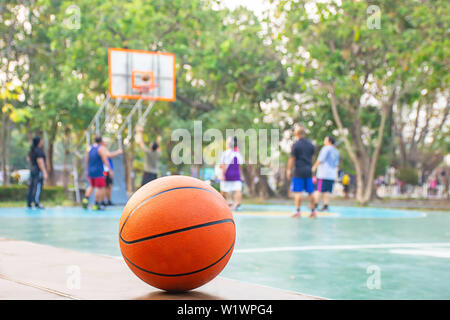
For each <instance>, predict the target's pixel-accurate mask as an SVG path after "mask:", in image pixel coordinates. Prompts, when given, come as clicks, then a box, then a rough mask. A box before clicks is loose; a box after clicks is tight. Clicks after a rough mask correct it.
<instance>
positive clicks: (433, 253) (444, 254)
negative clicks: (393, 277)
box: [389, 249, 450, 259]
mask: <svg viewBox="0 0 450 320" xmlns="http://www.w3.org/2000/svg"><path fill="white" fill-rule="evenodd" d="M389 253H395V254H407V255H413V256H428V257H435V258H447V259H448V258H450V250H449V249H447V250H404V249H394V250H389Z"/></svg>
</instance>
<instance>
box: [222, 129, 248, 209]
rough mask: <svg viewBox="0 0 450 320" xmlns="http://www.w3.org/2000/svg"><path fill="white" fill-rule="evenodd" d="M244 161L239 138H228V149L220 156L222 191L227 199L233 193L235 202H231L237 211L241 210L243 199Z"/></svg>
mask: <svg viewBox="0 0 450 320" xmlns="http://www.w3.org/2000/svg"><path fill="white" fill-rule="evenodd" d="M243 163H244V159H243V158H242V155H241V154H240V152H239V149H238V146H237V138H236V137H233V138H231V139H229V140H228V142H227V149H226V150H225V151H224V152H223V153H222V155H221V157H220V168H221V169H222V177H221V179H220V180H221V181H220V192H221V193H222V195H223V196H224V198H225V199H227V197H228V195H229V194H232V196H233V198H234V202H233V203H232V204H231V209H232V210H235V211H239V210H240V206H241V201H242V180H241V165H242V164H243Z"/></svg>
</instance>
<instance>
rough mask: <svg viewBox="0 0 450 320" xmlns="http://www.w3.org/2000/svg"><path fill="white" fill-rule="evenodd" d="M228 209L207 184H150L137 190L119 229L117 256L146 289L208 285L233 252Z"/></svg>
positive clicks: (177, 180)
mask: <svg viewBox="0 0 450 320" xmlns="http://www.w3.org/2000/svg"><path fill="white" fill-rule="evenodd" d="M235 237H236V230H235V225H234V220H233V216H232V213H231V210H230V209H229V207H228V204H227V203H226V201H225V200H224V199H223V197H222V196H221V195H220V193H218V192H217V191H216V190H215V189H214V188H213V187H211V186H210V185H208V184H207V183H205V182H203V181H201V180H198V179H195V178H192V177H186V176H168V177H163V178H159V179H156V180H153V181H151V182H149V183H147V184H146V185H144V186H142V187H141V188H140V189H139V190H137V191H136V192H135V193H134V194H133V196H132V197H131V198H130V200H129V201H128V203H127V205H126V206H125V208H124V210H123V213H122V217H121V219H120V225H119V242H120V250H121V251H122V255H123V257H124V259H125V261H126V263H127V264H128V266H129V267H130V269H131V270H132V271H133V272H134V273H135V274H136V275H137V276H138V277H139V278H140V279H142V280H143V281H145V282H146V283H148V284H150V285H152V286H154V287H157V288H159V289H163V290H167V291H187V290H191V289H195V288H197V287H199V286H201V285H203V284H205V283H207V282H208V281H210V280H212V279H214V278H215V277H216V276H217V275H218V274H219V273H220V272H221V271H222V270H223V268H224V267H225V265H226V264H227V262H228V260H229V259H230V257H231V254H232V252H233V248H234V242H235Z"/></svg>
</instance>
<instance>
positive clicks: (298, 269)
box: [0, 205, 450, 299]
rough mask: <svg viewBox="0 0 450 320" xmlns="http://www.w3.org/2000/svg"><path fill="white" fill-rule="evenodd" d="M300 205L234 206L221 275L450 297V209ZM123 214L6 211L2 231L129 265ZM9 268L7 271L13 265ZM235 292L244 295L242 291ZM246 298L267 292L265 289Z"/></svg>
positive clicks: (285, 284)
mask: <svg viewBox="0 0 450 320" xmlns="http://www.w3.org/2000/svg"><path fill="white" fill-rule="evenodd" d="M292 209H293V208H292V207H291V206H285V205H273V206H269V205H267V206H266V205H244V206H243V212H241V213H234V220H235V223H236V231H237V236H236V245H235V249H234V253H233V255H232V257H231V259H230V261H229V263H228V265H227V266H226V267H225V269H224V270H223V272H222V273H221V274H220V276H219V278H217V279H230V281H238V282H239V283H241V282H243V283H250V284H251V285H249V286H250V287H252V286H253V285H256V286H258V285H260V286H263V287H269V288H276V289H281V290H282V291H283V292H297V293H302V294H305V295H307V296H315V297H325V298H330V299H449V298H450V296H449V291H448V288H447V285H446V282H445V281H441V280H442V279H448V278H449V277H450V271H449V268H448V262H449V260H448V259H450V233H449V231H448V230H450V217H449V216H448V213H445V212H422V211H411V210H393V209H380V208H356V207H337V206H334V207H332V211H333V212H334V215H322V216H319V217H318V218H317V219H309V218H303V217H302V218H300V219H292V218H290V217H289V214H290V212H291V211H292ZM121 213H122V208H121V207H117V208H111V209H108V210H106V211H104V212H95V211H91V210H89V211H84V210H82V209H80V208H50V209H47V210H45V211H37V210H26V209H23V208H11V209H2V210H0V218H1V219H2V224H1V225H0V234H1V235H2V237H6V238H14V239H17V240H24V241H30V242H34V243H38V244H44V245H50V246H52V247H57V248H64V249H69V250H74V251H76V252H73V251H70V252H72V253H73V258H72V259H69V260H70V265H72V264H73V265H80V267H81V272H83V263H82V261H83V260H78V258H77V257H78V255H80V257H81V256H83V255H92V256H94V255H95V256H108V257H113V258H108V259H112V260H117V261H118V262H120V263H123V260H122V258H121V256H120V255H121V254H120V250H119V245H118V241H117V232H118V223H119V217H120V215H121ZM67 226H70V228H67ZM11 243H12V242H11ZM6 245H7V243H6V242H4V246H3V247H2V248H1V250H0V254H1V255H2V256H3V258H2V260H4V257H5V255H8V252H9V251H10V250H9V251H8V250H7V246H6ZM27 250H28V249H27ZM52 250H53V249H49V251H52ZM55 250H56V249H55ZM55 252H58V254H60V253H61V252H67V250H64V251H61V250H59V251H58V250H57V251H55ZM36 260H39V259H36ZM40 260H42V259H40ZM94 261H95V260H94ZM108 261H109V260H108ZM36 263H37V261H36ZM65 263H66V264H69V262H65ZM122 267H123V270H122V272H123V274H124V275H123V276H124V277H128V276H129V277H130V279H131V278H133V277H134V278H135V281H133V282H138V283H141V284H143V285H145V286H146V288H147V290H148V292H153V291H152V290H154V289H152V288H151V287H149V286H148V285H146V284H145V283H143V282H142V281H140V280H139V279H137V278H136V277H135V276H134V275H133V274H132V272H131V271H130V270H128V269H127V268H126V267H125V266H124V265H122ZM61 270H62V269H61ZM423 270H427V272H423ZM11 272H12V271H11ZM37 272H38V271H37ZM39 272H43V271H42V270H41V271H39ZM61 272H62V271H61ZM89 272H91V271H89ZM0 274H1V275H2V277H8V274H5V270H4V271H3V273H2V272H0ZM10 276H11V275H10ZM65 276H66V277H67V275H65ZM28 277H29V275H28V274H26V272H25V270H24V272H23V273H20V270H16V271H14V277H13V278H14V279H15V280H17V281H24V282H27V279H28ZM62 277H64V275H62ZM377 280H379V282H377ZM215 281H216V280H213V282H212V284H211V285H212V286H213V287H211V286H209V285H207V286H205V287H200V288H198V289H196V290H194V291H193V292H194V295H199V297H200V298H201V297H202V295H203V294H208V292H209V293H211V292H212V291H209V290H213V291H214V290H216V289H213V288H214V283H215ZM220 281H222V280H220ZM223 281H225V280H223ZM225 282H226V281H225ZM141 284H139V286H140V285H141ZM252 288H253V289H255V288H256V289H255V290H256V291H258V290H259V289H258V287H252ZM139 290H142V288H141V289H139ZM227 290H228V289H223V290H222V291H221V292H222V293H223V294H224V296H225V297H226V298H227V299H228V298H233V299H239V297H240V296H239V295H238V294H237V293H236V291H227ZM230 290H231V289H230ZM249 290H251V289H249ZM139 292H141V293H142V291H139ZM227 292H230V294H232V295H233V293H232V292H235V293H234V294H235V296H233V297H230V296H229V295H228V294H227ZM249 292H250V291H249ZM272 293H273V292H272ZM152 294H153V293H152ZM154 294H155V295H157V294H156V293H154ZM160 294H161V293H160ZM105 297H106V298H107V296H105ZM165 297H166V296H165ZM203 297H204V296H203ZM246 297H248V298H249V299H259V298H261V296H260V295H258V294H257V293H255V295H254V296H252V295H251V294H249V295H246ZM266 297H269V296H266ZM290 298H293V297H289V296H284V298H283V299H290Z"/></svg>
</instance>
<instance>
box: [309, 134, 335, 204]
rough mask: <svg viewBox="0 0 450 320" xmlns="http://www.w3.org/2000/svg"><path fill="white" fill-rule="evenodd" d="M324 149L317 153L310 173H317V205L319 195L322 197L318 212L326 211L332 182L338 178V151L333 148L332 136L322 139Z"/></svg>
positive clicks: (331, 190)
mask: <svg viewBox="0 0 450 320" xmlns="http://www.w3.org/2000/svg"><path fill="white" fill-rule="evenodd" d="M323 142H324V147H323V148H322V149H321V150H320V152H319V157H318V158H317V161H316V163H315V164H314V166H313V168H312V171H313V172H315V171H317V174H316V177H317V192H316V203H317V204H318V203H319V197H320V195H322V196H323V207H322V208H321V209H319V211H327V210H328V203H329V197H328V195H329V194H331V193H332V192H333V185H334V181H336V179H337V176H338V165H339V151H338V150H337V149H336V147H335V146H334V143H335V140H334V138H333V137H332V136H327V137H325V139H324V141H323Z"/></svg>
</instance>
